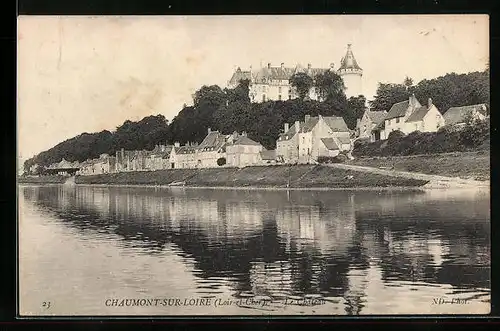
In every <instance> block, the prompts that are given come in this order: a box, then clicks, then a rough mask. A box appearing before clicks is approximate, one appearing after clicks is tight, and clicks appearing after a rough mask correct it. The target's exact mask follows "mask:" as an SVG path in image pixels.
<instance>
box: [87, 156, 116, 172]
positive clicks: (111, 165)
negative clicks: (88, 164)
mask: <svg viewBox="0 0 500 331" xmlns="http://www.w3.org/2000/svg"><path fill="white" fill-rule="evenodd" d="M115 162H116V158H115V157H113V156H109V155H108V154H101V155H100V156H99V158H98V159H96V160H94V162H93V168H94V174H109V173H110V172H114V171H115V167H116V165H115Z"/></svg>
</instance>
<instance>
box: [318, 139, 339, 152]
mask: <svg viewBox="0 0 500 331" xmlns="http://www.w3.org/2000/svg"><path fill="white" fill-rule="evenodd" d="M321 141H322V142H323V144H324V145H325V146H326V148H327V149H329V150H331V151H335V150H339V149H340V148H339V146H337V143H336V142H335V140H333V138H321Z"/></svg>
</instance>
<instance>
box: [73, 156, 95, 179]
mask: <svg viewBox="0 0 500 331" xmlns="http://www.w3.org/2000/svg"><path fill="white" fill-rule="evenodd" d="M94 162H95V160H90V159H88V160H85V161H83V162H82V163H80V168H79V170H78V171H77V172H76V174H77V175H81V176H88V175H93V174H94V172H95V169H94Z"/></svg>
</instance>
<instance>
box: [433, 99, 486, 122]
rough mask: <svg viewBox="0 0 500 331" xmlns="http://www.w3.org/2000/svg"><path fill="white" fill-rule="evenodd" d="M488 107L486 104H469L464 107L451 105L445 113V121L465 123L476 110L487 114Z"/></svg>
mask: <svg viewBox="0 0 500 331" xmlns="http://www.w3.org/2000/svg"><path fill="white" fill-rule="evenodd" d="M487 109H488V107H487V106H486V104H484V103H482V104H477V105H469V106H462V107H451V108H450V109H448V110H447V111H446V113H444V114H443V117H444V122H445V123H446V124H459V123H464V121H465V120H466V119H467V116H470V115H472V113H473V112H474V111H477V112H479V113H480V114H482V115H485V116H486V115H487Z"/></svg>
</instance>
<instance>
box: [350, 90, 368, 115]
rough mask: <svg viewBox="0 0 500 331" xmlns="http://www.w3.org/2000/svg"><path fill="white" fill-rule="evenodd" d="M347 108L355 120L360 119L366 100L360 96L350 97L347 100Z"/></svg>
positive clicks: (364, 109)
mask: <svg viewBox="0 0 500 331" xmlns="http://www.w3.org/2000/svg"><path fill="white" fill-rule="evenodd" d="M347 107H348V109H349V111H350V112H351V113H352V114H353V115H354V117H355V118H356V119H358V118H361V117H363V114H364V113H365V111H366V98H365V97H364V96H362V95H360V96H357V97H350V98H349V100H347Z"/></svg>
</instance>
